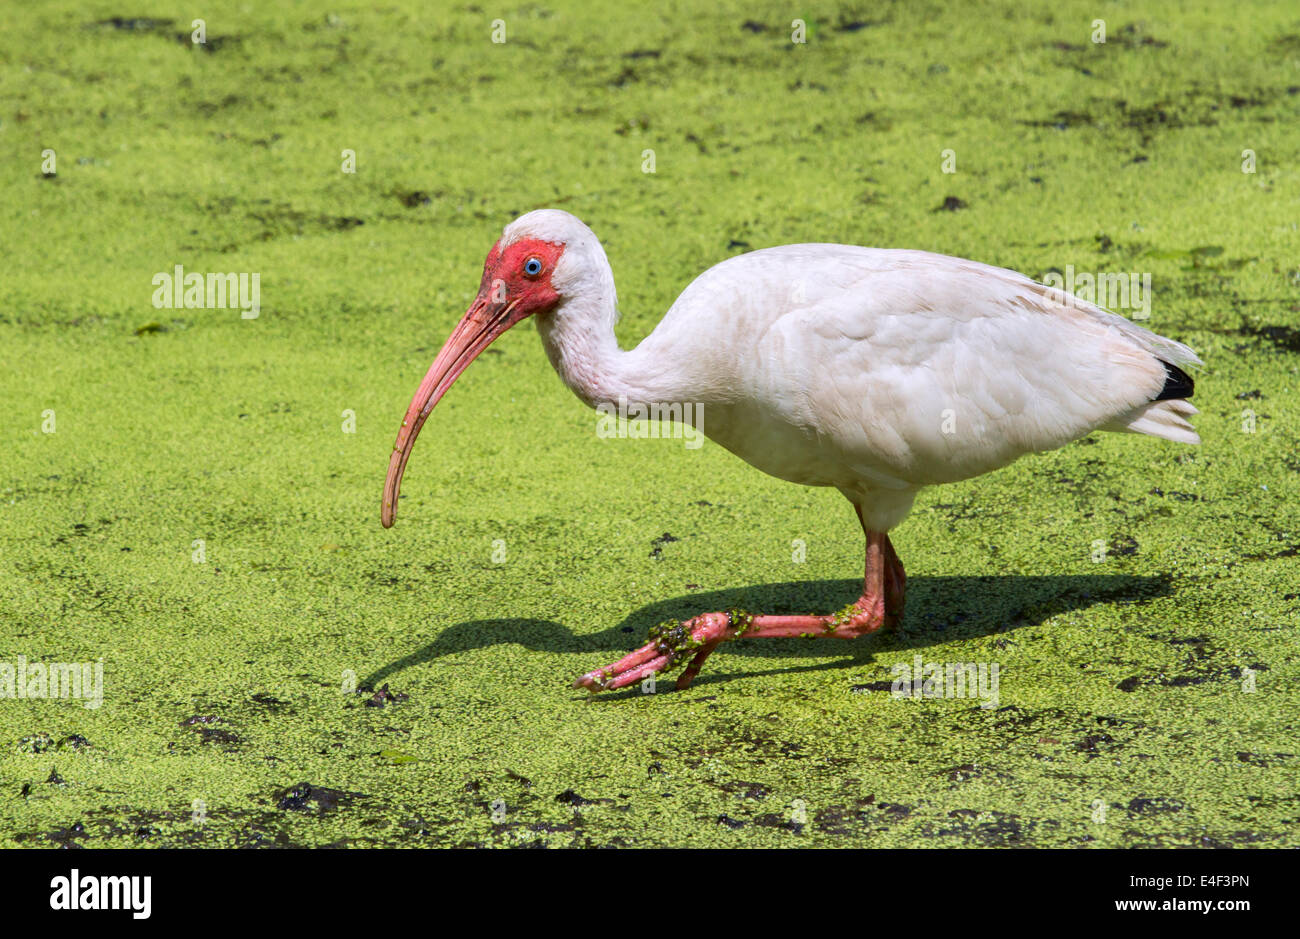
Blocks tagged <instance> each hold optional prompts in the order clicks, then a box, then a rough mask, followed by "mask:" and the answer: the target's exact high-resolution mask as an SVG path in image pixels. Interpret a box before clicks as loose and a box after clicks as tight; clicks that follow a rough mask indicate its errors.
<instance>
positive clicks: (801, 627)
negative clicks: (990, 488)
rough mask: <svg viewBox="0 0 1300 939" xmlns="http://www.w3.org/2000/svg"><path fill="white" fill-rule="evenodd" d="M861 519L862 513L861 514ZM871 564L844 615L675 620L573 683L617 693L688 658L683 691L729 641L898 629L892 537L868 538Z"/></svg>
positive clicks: (899, 588) (739, 614) (735, 613)
mask: <svg viewBox="0 0 1300 939" xmlns="http://www.w3.org/2000/svg"><path fill="white" fill-rule="evenodd" d="M858 518H859V520H860V519H861V518H862V512H861V511H860V510H859V512H858ZM866 534H867V563H866V571H865V572H864V574H863V578H862V596H861V597H859V598H858V600H857V602H856V603H853V604H851V605H850V606H847V607H845V608H844V609H843V610H840V611H839V612H838V613H832V614H828V615H824V616H819V615H815V614H807V615H791V616H781V615H776V616H764V615H760V616H754V615H751V614H749V613H746V612H745V611H744V610H727V611H726V612H723V613H701V614H700V615H699V616H696V617H695V618H693V619H690V620H687V621H686V622H684V623H683V622H677V621H676V620H669V621H668V622H666V623H660V624H659V625H658V626H656V627H654V628H653V629H651V630H650V641H649V642H648V643H646V644H645V645H644V646H642V647H641V648H640V649H637V650H636V651H635V652H632V653H630V654H628V655H625V656H624V657H623V658H621V659H619V660H618V661H617V662H615V663H613V664H612V665H607V666H605V667H604V668H598V669H596V670H595V671H591V672H588V673H587V674H585V675H583V676H582V677H581V678H579V679H578V680H577V681H575V682H574V683H573V687H575V688H586V689H587V690H589V691H592V692H596V691H612V690H614V689H616V688H625V687H627V686H628V685H632V684H635V683H637V682H639V681H641V680H642V679H644V678H646V677H648V676H650V675H653V674H655V673H656V672H667V671H671V670H672V669H673V668H676V667H677V666H678V665H681V664H682V663H683V662H685V661H686V660H687V659H689V660H690V664H689V665H688V666H687V668H686V671H684V672H682V674H681V676H680V677H679V678H678V679H677V688H678V689H682V688H685V687H687V686H688V685H690V683H691V682H692V681H693V680H694V678H695V676H696V675H698V674H699V673H700V669H701V668H703V667H704V662H705V660H706V659H708V657H709V656H710V655H711V654H712V653H713V650H714V649H716V648H717V647H718V646H720V645H721V644H722V643H724V642H729V641H730V640H732V639H739V638H740V637H741V636H752V637H760V636H776V637H786V638H788V637H791V636H806V637H814V636H828V637H835V638H838V639H852V638H853V637H854V636H861V635H864V634H866V633H871V632H875V631H876V630H877V629H880V628H881V627H882V626H889V627H893V626H895V625H896V624H897V622H898V620H899V619H900V618H901V616H902V613H903V600H904V593H905V589H906V585H907V575H906V574H905V573H904V571H903V564H902V562H901V561H899V559H898V555H897V553H895V551H894V546H893V545H892V544H890V543H889V536H888V535H885V534H883V533H881V532H873V531H868V532H867V533H866Z"/></svg>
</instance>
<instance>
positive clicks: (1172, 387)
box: [1153, 359, 1196, 401]
mask: <svg viewBox="0 0 1300 939" xmlns="http://www.w3.org/2000/svg"><path fill="white" fill-rule="evenodd" d="M1160 364H1161V365H1163V366H1164V367H1165V386H1164V387H1163V388H1161V389H1160V394H1158V395H1156V396H1155V398H1154V399H1153V400H1155V401H1170V400H1174V399H1177V398H1190V397H1191V396H1192V391H1193V390H1194V389H1195V387H1196V385H1195V382H1193V381H1192V376H1191V375H1188V374H1187V373H1186V372H1184V371H1183V370H1182V369H1181V368H1179V367H1178V366H1177V365H1171V364H1169V363H1168V362H1166V361H1165V360H1164V359H1161V360H1160Z"/></svg>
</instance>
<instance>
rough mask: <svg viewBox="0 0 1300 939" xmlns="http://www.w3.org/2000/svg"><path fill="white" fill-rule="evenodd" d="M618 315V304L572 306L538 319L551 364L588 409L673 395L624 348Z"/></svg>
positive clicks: (568, 304)
mask: <svg viewBox="0 0 1300 939" xmlns="http://www.w3.org/2000/svg"><path fill="white" fill-rule="evenodd" d="M617 318H618V314H617V311H616V310H615V308H614V304H613V303H612V302H610V303H607V304H606V303H600V302H594V303H593V302H591V301H580V300H577V299H572V300H568V301H566V302H565V303H564V305H563V306H560V307H557V308H556V309H554V310H551V311H549V312H547V313H543V314H540V315H539V316H538V317H537V329H538V332H540V333H541V336H542V345H543V347H544V348H545V349H546V355H547V358H549V359H550V360H551V365H552V366H553V367H554V369H555V371H556V372H557V373H558V374H559V376H560V379H561V380H562V381H563V382H564V383H565V384H566V385H568V386H569V388H570V390H572V391H573V393H574V394H576V395H577V396H578V397H579V398H580V399H581V400H582V401H583V402H584V403H585V404H586V405H587V406H588V407H595V406H596V405H598V404H601V403H603V402H612V403H615V404H616V403H617V402H618V401H619V399H620V398H625V399H626V400H627V401H628V402H629V403H648V402H650V401H654V400H659V399H658V398H656V395H663V394H664V392H665V391H666V390H667V389H660V388H657V387H653V386H652V385H653V383H652V382H648V381H647V380H646V378H647V376H644V375H643V374H641V372H642V370H641V369H639V368H638V367H637V364H636V363H637V360H638V358H639V357H638V355H637V353H636V351H635V350H633V351H631V352H627V351H624V350H622V349H620V348H619V347H618V339H617V338H616V337H615V335H614V322H615V320H617Z"/></svg>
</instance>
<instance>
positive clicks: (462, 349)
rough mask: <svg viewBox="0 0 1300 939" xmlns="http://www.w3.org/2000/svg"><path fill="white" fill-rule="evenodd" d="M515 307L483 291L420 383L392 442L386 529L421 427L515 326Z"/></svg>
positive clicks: (384, 516)
mask: <svg viewBox="0 0 1300 939" xmlns="http://www.w3.org/2000/svg"><path fill="white" fill-rule="evenodd" d="M513 307H514V304H506V303H501V302H497V301H490V300H489V299H488V298H487V296H486V295H485V293H480V294H479V295H478V296H477V297H476V298H475V299H474V302H473V303H472V304H470V308H469V309H468V310H466V311H465V315H464V316H462V317H461V320H460V322H459V323H457V324H456V328H455V329H453V330H452V332H451V335H450V336H448V337H447V341H446V342H445V343H443V345H442V349H441V351H439V352H438V355H437V358H435V359H434V360H433V364H432V365H431V366H429V371H428V372H427V373H426V374H425V376H424V381H422V382H420V387H419V388H418V389H417V390H416V392H415V397H414V398H412V399H411V404H410V406H409V407H408V408H407V409H406V417H404V418H403V419H402V428H401V430H399V431H398V432H397V441H396V442H395V443H394V444H393V454H392V456H391V457H390V458H389V460H388V478H387V479H386V480H385V481H384V505H383V513H382V515H381V521H382V522H383V524H384V527H385V528H392V527H393V522H394V520H395V519H396V518H397V499H398V496H399V495H400V493H401V489H402V474H403V473H404V472H405V471H406V461H407V460H409V459H410V458H411V450H412V448H413V447H414V446H415V438H416V437H418V436H419V434H420V428H422V427H423V426H424V422H425V421H426V420H428V418H429V415H430V414H431V413H432V412H433V409H434V407H435V406H436V405H437V404H438V402H439V401H440V400H442V396H443V395H445V394H446V393H447V389H449V388H450V387H451V386H452V384H453V383H454V382H455V381H456V379H457V378H459V377H460V374H461V372H463V371H465V369H467V368H469V364H470V363H471V362H473V361H474V359H475V358H476V357H477V356H478V355H479V353H480V352H482V351H483V350H484V349H486V348H487V347H488V346H489V345H491V343H492V341H493V340H494V339H496V338H497V337H498V336H500V335H501V334H502V333H503V332H505V331H506V330H507V329H509V328H510V326H512V325H513V322H512V321H511V316H510V314H511V312H512V311H513Z"/></svg>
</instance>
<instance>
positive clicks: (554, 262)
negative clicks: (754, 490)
mask: <svg viewBox="0 0 1300 939" xmlns="http://www.w3.org/2000/svg"><path fill="white" fill-rule="evenodd" d="M529 316H532V317H534V318H535V319H536V321H537V326H538V329H539V330H540V332H541V336H542V342H543V344H544V346H545V348H546V353H547V356H548V358H549V359H550V360H551V364H552V365H554V367H555V370H556V371H557V372H558V373H559V375H560V377H561V378H562V379H563V380H564V382H565V384H567V385H568V386H569V387H570V388H571V389H573V391H574V393H575V394H577V395H578V397H579V398H581V399H582V400H583V401H584V402H586V403H587V404H589V405H601V404H609V405H615V404H618V405H619V406H620V407H623V406H626V407H643V408H654V409H656V410H660V409H663V408H664V407H665V406H667V407H668V408H672V407H673V406H677V407H678V408H680V409H681V410H679V411H678V412H677V413H682V411H684V410H685V406H686V405H690V406H691V411H690V413H692V414H694V415H702V418H703V419H702V421H699V422H698V423H697V429H698V430H702V431H703V432H704V434H705V435H706V436H708V437H710V438H711V439H713V440H714V441H716V442H717V443H719V444H721V445H722V446H724V447H726V448H727V449H728V450H730V451H731V452H732V453H735V454H736V455H737V456H739V457H740V458H741V459H743V460H745V461H746V462H748V463H750V464H752V465H753V466H756V467H758V468H759V469H761V470H763V471H764V472H766V473H770V474H771V475H773V476H776V477H779V478H781V479H786V480H789V481H791V482H796V483H803V484H805V485H810V486H834V487H835V488H837V489H839V490H840V491H841V492H843V493H844V495H845V496H847V497H848V499H849V501H850V502H852V503H853V505H854V507H855V508H856V510H857V512H858V516H859V519H860V520H861V522H862V527H863V531H864V534H865V535H866V539H867V550H866V566H865V571H864V575H863V587H862V596H861V597H860V598H859V599H858V601H857V602H856V603H855V604H853V605H852V606H851V607H849V608H846V609H845V610H842V611H840V612H839V613H835V614H820V615H819V614H806V615H784V614H781V615H762V614H758V615H755V614H751V613H747V612H744V611H735V610H731V611H726V612H716V613H703V614H700V615H699V616H696V617H694V618H693V619H691V620H688V621H687V622H685V623H681V624H677V625H673V624H669V625H668V626H665V627H659V628H656V630H655V631H653V632H652V634H651V641H650V642H649V643H647V644H646V645H645V646H643V647H641V648H640V649H638V650H636V651H634V652H632V653H630V654H628V655H627V656H625V657H624V658H622V659H620V660H619V661H618V662H615V663H613V664H612V665H609V666H607V667H605V668H602V669H597V670H595V671H592V672H588V673H587V674H586V675H583V676H582V677H581V678H579V679H578V681H577V682H576V684H577V685H579V686H582V687H586V688H588V689H590V690H593V691H598V690H602V689H606V688H620V687H626V686H627V685H629V684H631V683H633V682H636V681H640V680H641V679H642V678H644V677H645V676H647V675H649V674H653V673H654V672H658V671H663V670H665V669H668V668H671V667H673V666H674V665H676V664H679V663H680V662H682V661H684V660H686V659H687V658H689V659H690V662H691V664H690V666H689V667H688V668H687V669H686V671H685V672H684V673H683V675H682V676H681V678H680V679H679V680H678V687H684V686H685V685H687V684H689V683H690V681H691V680H692V679H693V678H694V676H695V675H696V674H697V673H698V672H699V670H700V668H701V666H702V665H703V664H704V661H705V659H707V658H708V656H709V655H710V654H711V653H712V652H713V650H714V649H715V648H716V647H717V646H718V645H719V644H720V643H722V642H725V641H728V640H731V639H736V638H739V637H740V636H742V635H744V636H749V637H762V636H772V637H780V636H795V635H808V636H815V635H816V636H836V637H840V638H851V637H853V636H857V635H863V634H866V633H870V632H872V631H874V630H876V629H879V628H881V627H882V626H890V625H893V624H896V623H897V622H899V620H900V618H901V616H902V613H903V603H904V595H905V586H906V580H907V578H906V573H905V572H904V570H903V565H902V562H901V561H900V560H899V558H898V554H897V552H896V551H895V550H894V547H893V545H892V544H891V542H890V540H889V536H888V532H889V530H890V529H891V528H893V527H894V526H895V525H897V524H898V523H899V522H901V521H902V520H903V518H904V517H905V516H906V515H907V513H908V511H909V510H910V509H911V507H912V502H913V500H914V499H915V497H916V493H917V492H918V491H919V490H920V489H921V488H922V487H924V486H928V485H933V484H936V483H945V482H954V481H956V480H960V479H967V478H969V477H972V476H976V475H979V474H980V473H985V472H988V471H989V470H993V469H997V468H998V467H1000V466H1005V465H1006V464H1008V463H1010V462H1011V461H1013V460H1015V459H1016V458H1017V457H1020V456H1023V455H1024V454H1026V453H1031V452H1034V451H1040V450H1049V449H1052V448H1053V447H1059V446H1062V445H1064V444H1066V443H1069V442H1070V441H1071V440H1075V439H1077V438H1079V437H1082V436H1084V435H1086V434H1088V433H1091V432H1092V431H1095V430H1111V431H1128V432H1135V433H1142V434H1150V435H1152V436H1156V437H1164V438H1166V439H1168V440H1174V441H1179V442H1183V443H1199V442H1200V441H1199V438H1198V437H1197V436H1196V431H1195V430H1194V429H1193V428H1192V425H1191V424H1190V423H1188V421H1187V417H1189V416H1190V415H1192V414H1195V413H1196V408H1194V407H1192V405H1191V404H1189V403H1188V402H1187V401H1186V400H1185V398H1186V397H1189V396H1190V395H1191V392H1192V382H1191V379H1190V378H1189V377H1188V376H1187V375H1186V374H1185V373H1184V372H1182V371H1181V367H1183V366H1192V365H1199V364H1201V363H1200V360H1199V359H1198V358H1197V357H1196V354H1195V353H1193V352H1192V350H1191V349H1189V348H1187V346H1185V345H1183V344H1181V343H1178V342H1174V341H1173V340H1172V339H1166V338H1164V337H1163V336H1157V335H1156V334H1155V333H1152V332H1150V331H1148V330H1146V329H1143V328H1142V327H1140V326H1138V325H1136V324H1134V323H1131V322H1129V321H1128V320H1126V319H1124V318H1123V317H1120V316H1116V315H1114V314H1112V313H1108V312H1106V311H1105V310H1102V309H1100V308H1099V307H1097V306H1095V305H1094V304H1091V303H1086V302H1084V301H1082V300H1079V299H1077V298H1075V297H1073V296H1070V295H1068V294H1066V293H1064V292H1062V291H1060V290H1056V289H1053V288H1049V287H1046V286H1043V285H1042V284H1038V283H1035V282H1034V281H1032V280H1030V279H1028V278H1027V277H1024V276H1022V275H1020V274H1017V273H1015V272H1014V271H1009V270H1003V269H1001V268H996V267H990V266H988V265H986V264H979V263H977V262H975V261H966V260H962V259H960V258H952V257H945V256H943V255H939V254H930V253H927V252H924V251H889V250H878V249H872V248H858V247H853V246H850V245H836V244H801V245H786V246H784V247H780V248H767V249H764V250H761V251H754V252H751V253H749V254H743V255H740V256H739V257H735V258H731V259H730V260H727V261H723V262H722V263H721V264H717V265H715V266H714V267H712V268H710V269H709V270H707V271H705V272H704V273H703V274H701V275H700V276H699V277H697V278H696V279H695V280H694V281H693V282H692V283H691V285H690V286H689V287H687V288H686V289H685V290H684V291H683V292H682V294H681V296H680V297H678V298H677V301H676V302H675V303H674V304H673V305H672V308H671V309H669V311H668V313H667V314H666V315H665V316H664V318H663V320H662V321H661V322H660V323H659V325H658V326H657V327H655V329H654V331H653V332H652V333H651V334H650V335H649V336H647V337H646V338H645V339H644V340H643V341H642V342H641V343H640V344H639V345H638V346H637V347H636V348H635V349H631V350H629V351H623V350H621V349H619V347H618V342H617V340H616V339H615V338H614V324H615V322H616V321H617V319H618V302H617V299H616V296H615V291H614V275H613V273H612V271H611V270H610V266H609V261H608V260H607V259H606V257H605V252H604V250H603V249H602V248H601V245H600V242H599V241H598V240H597V238H596V236H595V235H594V234H593V233H592V232H591V230H590V229H589V228H587V226H586V225H584V224H583V223H582V222H580V221H579V220H578V219H576V218H574V217H573V216H572V215H569V214H568V213H567V212H559V211H555V210H542V211H537V212H530V213H528V214H527V215H524V216H522V217H521V218H519V219H517V220H515V221H514V222H512V223H511V224H510V225H508V226H506V229H505V231H504V233H503V234H502V237H501V239H500V240H499V241H498V242H497V244H495V245H494V246H493V248H492V251H491V252H490V253H489V254H488V258H487V261H486V263H485V264H484V271H483V279H482V283H481V285H480V288H479V293H478V296H477V297H476V298H475V300H474V302H473V304H471V306H470V308H469V310H468V311H466V313H465V316H464V317H462V319H461V321H460V323H459V324H458V325H457V327H456V329H455V331H454V332H453V333H452V335H451V337H450V338H449V339H448V340H447V342H446V343H445V344H444V346H443V348H442V350H441V351H440V352H439V353H438V356H437V358H436V359H435V360H434V362H433V365H432V366H431V367H430V369H429V372H428V374H427V375H426V376H425V378H424V381H423V382H422V383H421V385H420V388H419V390H418V391H417V392H416V394H415V397H414V399H413V400H412V402H411V405H410V407H409V408H408V409H407V413H406V419H405V420H404V421H403V423H402V429H401V431H400V432H399V433H398V436H397V443H396V444H395V445H394V448H393V454H392V457H391V459H390V462H389V470H388V481H387V483H386V485H385V488H384V509H383V522H384V525H385V526H388V525H391V524H392V523H393V520H394V518H395V514H396V511H397V504H398V496H399V489H400V485H401V478H402V473H403V471H404V469H405V467H406V461H407V459H408V458H409V456H410V453H411V449H412V447H413V446H414V443H415V439H416V436H417V435H418V434H419V431H420V428H421V427H422V426H423V425H424V422H425V420H426V419H427V418H428V416H429V414H430V413H431V412H432V410H433V408H434V406H435V405H436V404H437V403H438V401H439V400H440V399H441V398H442V396H443V394H445V393H446V391H447V389H448V388H450V387H451V384H452V383H453V382H454V381H455V380H456V378H457V376H459V375H460V374H461V373H462V372H463V371H464V370H465V368H467V367H468V365H469V363H470V362H472V361H473V359H474V357H475V356H477V355H478V354H479V353H480V352H482V351H483V349H485V348H486V347H487V346H488V345H489V344H490V343H491V342H492V341H493V340H495V339H496V338H497V337H498V336H499V335H501V333H503V332H504V331H505V330H507V329H509V328H510V327H512V326H513V325H515V324H516V323H519V322H521V321H522V320H523V319H525V318H527V317H529Z"/></svg>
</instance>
